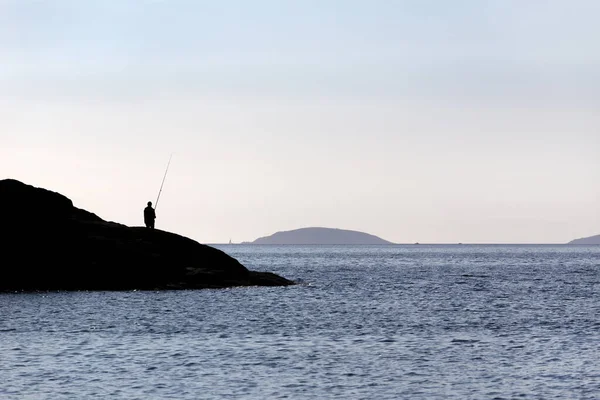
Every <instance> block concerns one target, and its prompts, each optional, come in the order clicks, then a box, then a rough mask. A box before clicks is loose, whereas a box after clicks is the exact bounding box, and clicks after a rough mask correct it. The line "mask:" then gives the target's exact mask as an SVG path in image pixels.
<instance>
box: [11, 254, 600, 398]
mask: <svg viewBox="0 0 600 400" xmlns="http://www.w3.org/2000/svg"><path fill="white" fill-rule="evenodd" d="M214 247H218V248H220V249H222V250H224V251H225V252H227V253H228V254H230V255H232V256H234V257H236V258H237V259H238V260H240V261H241V262H242V263H243V264H244V265H246V266H247V267H249V268H250V269H256V270H265V271H273V272H276V273H279V274H281V275H283V276H285V277H287V278H291V279H294V280H298V281H300V282H301V284H300V285H298V286H294V287H284V288H235V289H226V290H200V291H172V292H138V291H131V292H75V293H66V292H62V293H40V294H0V318H1V320H0V399H7V400H9V399H19V400H20V399H53V400H59V399H98V398H110V399H178V400H181V399H261V400H262V399H377V400H380V399H448V398H453V399H512V398H525V399H597V398H600V360H599V356H600V350H599V349H600V246H566V245H565V246H525V245H520V246H505V245H492V246H484V245H478V246H475V245H448V246H443V245H440V246H429V245H419V246H416V245H407V246H395V245H390V246H243V245H219V246H216V245H215V246H214Z"/></svg>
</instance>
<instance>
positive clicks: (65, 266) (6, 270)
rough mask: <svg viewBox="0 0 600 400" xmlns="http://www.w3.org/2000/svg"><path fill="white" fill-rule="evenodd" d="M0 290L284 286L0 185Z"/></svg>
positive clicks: (212, 252) (15, 185)
mask: <svg viewBox="0 0 600 400" xmlns="http://www.w3.org/2000/svg"><path fill="white" fill-rule="evenodd" d="M0 249H1V256H0V257H1V258H0V259H1V260H2V262H1V264H0V290H2V291H9V290H10V291H33V290H133V289H138V290H164V289H199V288H224V287H233V286H255V285H258V286H284V285H291V284H293V282H292V281H290V280H288V279H285V278H283V277H280V276H278V275H276V274H273V273H269V272H256V271H249V270H248V269H247V268H246V267H244V266H243V265H242V264H240V263H239V262H238V261H237V260H236V259H234V258H232V257H230V256H229V255H227V254H226V253H224V252H222V251H221V250H218V249H216V248H214V247H210V246H207V245H203V244H200V243H198V242H196V241H194V240H192V239H189V238H186V237H183V236H180V235H177V234H174V233H170V232H165V231H161V230H158V229H154V230H153V229H148V228H145V227H128V226H126V225H123V224H118V223H115V222H109V221H105V220H103V219H102V218H100V217H98V216H97V215H96V214H93V213H91V212H89V211H86V210H82V209H79V208H77V207H74V206H73V203H72V202H71V200H69V199H68V198H67V197H65V196H63V195H61V194H59V193H56V192H52V191H49V190H46V189H42V188H36V187H34V186H31V185H27V184H24V183H22V182H19V181H17V180H13V179H5V180H0Z"/></svg>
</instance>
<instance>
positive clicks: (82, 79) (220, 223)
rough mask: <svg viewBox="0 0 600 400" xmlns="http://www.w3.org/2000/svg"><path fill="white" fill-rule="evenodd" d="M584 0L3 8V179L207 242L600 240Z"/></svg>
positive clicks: (258, 0) (596, 86) (598, 57)
mask: <svg viewBox="0 0 600 400" xmlns="http://www.w3.org/2000/svg"><path fill="white" fill-rule="evenodd" d="M598 15H600V2H598V1H596V0H571V1H564V0H527V1H523V0H487V1H481V0H455V1H452V2H450V1H438V0H436V1H433V0H405V1H402V0H397V1H393V0H370V1H364V0H363V1H356V0H319V1H316V0H287V1H285V0H254V1H246V0H221V1H218V2H217V1H212V0H211V1H204V0H197V1H193V0H188V1H183V0H182V1H179V0H162V1H161V0H136V1H133V0H104V1H92V0H89V1H83V0H70V1H69V0H45V1H43V0H38V1H33V0H0V179H5V178H12V179H18V180H20V181H22V182H24V183H27V184H30V185H34V186H38V187H44V188H47V189H50V190H53V191H57V192H59V193H62V194H64V195H65V196H67V197H69V198H70V199H71V200H72V201H73V203H74V205H75V206H76V207H79V208H83V209H86V210H89V211H92V212H94V213H96V214H97V215H98V216H100V217H101V218H103V219H106V220H109V221H116V222H120V223H124V224H127V225H132V226H138V225H143V214H142V211H143V208H144V207H145V205H146V202H147V201H152V202H153V203H156V199H157V196H158V192H159V189H160V185H161V181H162V179H163V176H164V173H165V169H166V166H167V163H168V161H169V157H171V155H172V159H171V164H170V166H169V170H168V174H167V176H166V179H165V182H164V186H163V189H162V192H161V195H160V199H159V202H158V205H157V209H156V214H157V219H156V227H157V228H158V229H164V230H167V231H171V232H176V233H179V234H182V235H185V236H188V237H190V238H192V239H194V240H197V241H199V242H201V243H225V242H228V241H229V240H230V239H231V240H232V241H233V242H234V243H235V242H241V241H251V240H254V239H256V238H258V237H261V236H266V235H270V234H272V233H275V232H277V231H283V230H291V229H297V228H302V227H309V226H321V227H330V228H341V229H351V230H358V231H363V232H367V233H370V234H374V235H377V236H380V237H382V238H384V239H386V240H389V241H392V242H395V243H414V242H420V243H457V242H461V243H565V242H568V241H570V240H572V239H575V238H579V237H584V236H591V235H595V234H599V233H600V112H599V111H600V45H599V42H598V38H599V37H600V25H598V24H597V16H598Z"/></svg>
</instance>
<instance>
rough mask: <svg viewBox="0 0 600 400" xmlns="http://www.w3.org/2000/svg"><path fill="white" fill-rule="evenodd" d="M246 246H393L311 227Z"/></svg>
mask: <svg viewBox="0 0 600 400" xmlns="http://www.w3.org/2000/svg"><path fill="white" fill-rule="evenodd" d="M244 244H304V245H310V244H393V243H392V242H388V241H387V240H384V239H382V238H380V237H377V236H375V235H371V234H368V233H364V232H359V231H351V230H345V229H335V228H321V227H310V228H300V229H294V230H291V231H282V232H276V233H274V234H272V235H270V236H265V237H261V238H258V239H256V240H255V241H253V242H244Z"/></svg>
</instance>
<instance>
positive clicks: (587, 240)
mask: <svg viewBox="0 0 600 400" xmlns="http://www.w3.org/2000/svg"><path fill="white" fill-rule="evenodd" d="M568 244H600V235H596V236H590V237H584V238H581V239H575V240H571V241H570V242H569V243H568Z"/></svg>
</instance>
